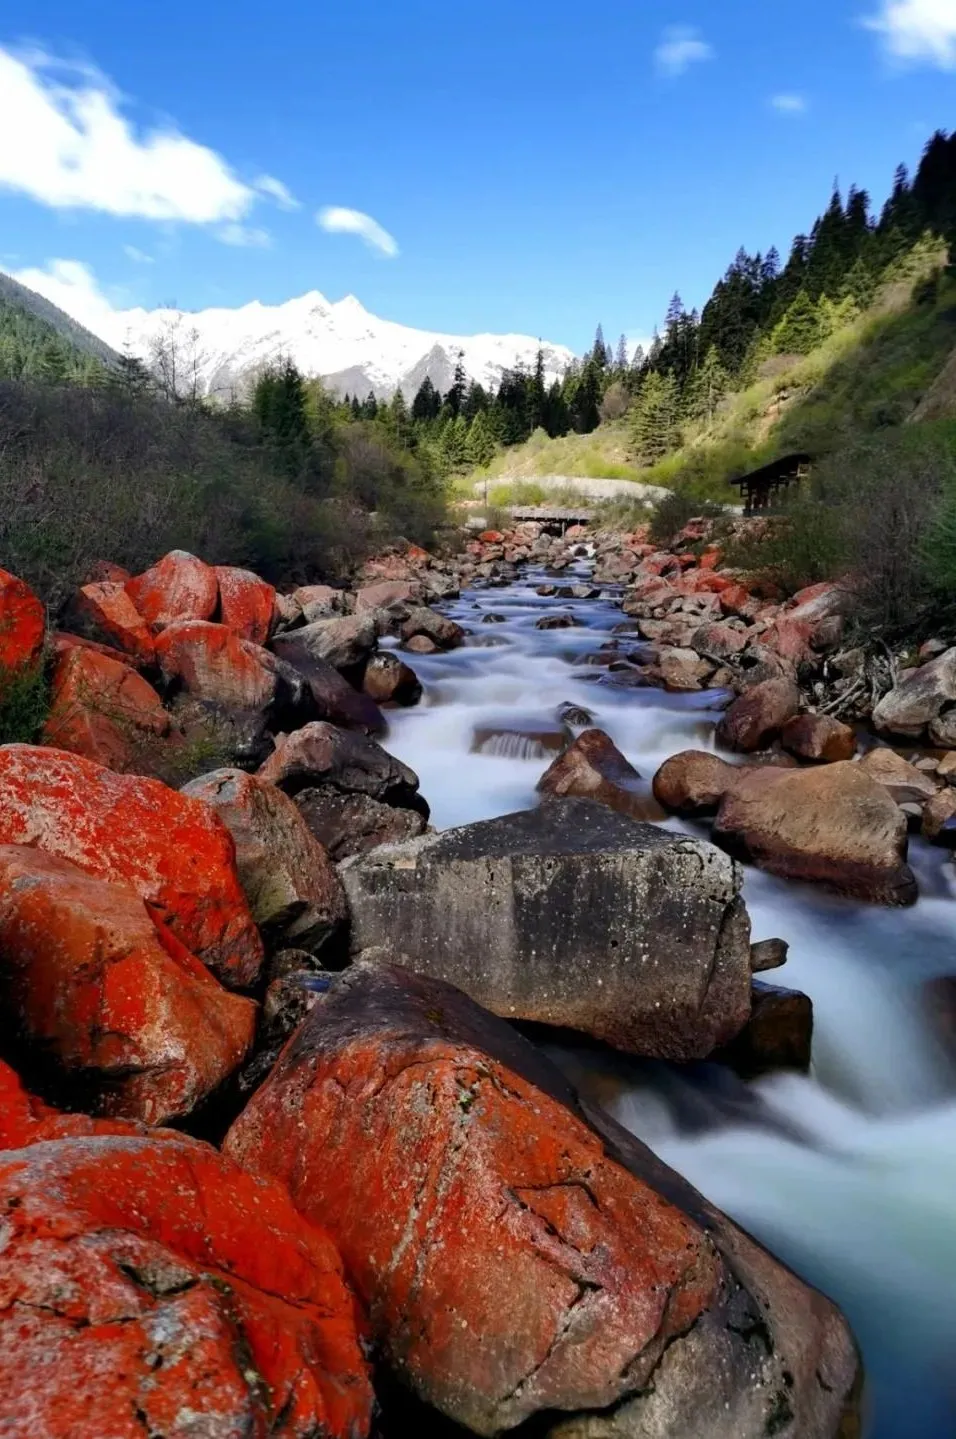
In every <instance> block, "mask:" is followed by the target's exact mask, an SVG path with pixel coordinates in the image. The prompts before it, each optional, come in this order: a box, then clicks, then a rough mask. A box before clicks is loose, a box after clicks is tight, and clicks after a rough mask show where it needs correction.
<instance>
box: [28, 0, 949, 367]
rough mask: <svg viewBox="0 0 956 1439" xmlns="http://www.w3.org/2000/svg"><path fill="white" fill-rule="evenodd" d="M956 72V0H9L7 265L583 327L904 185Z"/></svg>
mask: <svg viewBox="0 0 956 1439" xmlns="http://www.w3.org/2000/svg"><path fill="white" fill-rule="evenodd" d="M954 100H956V0H803V3H801V4H800V5H772V4H768V3H767V0H721V3H720V4H715V3H710V4H707V3H704V0H686V3H685V0H651V3H648V2H647V0H644V3H641V0H630V3H623V0H604V3H603V4H601V5H594V6H582V5H581V4H580V3H578V4H570V3H567V0H548V3H544V0H485V3H483V4H481V5H480V6H479V5H467V6H454V5H447V4H442V5H439V4H436V3H431V0H350V3H349V4H346V5H343V4H342V3H340V0H336V3H335V4H332V3H329V0H313V3H309V4H302V3H298V0H286V4H285V5H283V6H275V7H272V8H271V10H270V8H269V7H264V6H263V5H262V4H261V0H257V3H255V4H251V3H247V0H230V3H229V4H228V5H226V4H223V3H220V0H206V3H205V4H197V3H195V0H189V3H185V0H164V3H163V4H162V5H145V4H139V5H130V4H129V0H123V3H119V0H97V3H93V0H6V3H5V4H4V6H3V10H2V14H0V267H3V268H5V269H7V270H10V271H12V272H14V273H21V274H25V275H28V276H31V277H32V278H33V280H34V282H35V283H38V284H41V283H42V284H45V286H46V289H47V292H48V293H50V295H51V298H55V299H57V300H58V301H60V302H66V301H68V302H69V304H70V307H71V308H72V309H73V310H74V312H79V314H80V317H81V318H83V317H84V316H85V317H86V318H87V319H95V318H96V317H97V315H98V313H99V310H98V308H97V307H105V306H107V305H113V306H130V305H145V306H147V307H152V306H154V305H157V304H160V303H165V302H170V301H171V302H174V303H176V304H178V305H180V306H183V307H187V308H202V307H205V306H208V305H214V304H223V305H234V304H239V303H243V302H246V301H248V300H251V299H259V300H262V301H264V302H268V303H276V302H278V301H281V300H285V299H288V298H289V297H290V296H292V295H296V294H301V293H302V292H304V291H306V290H309V289H319V290H321V291H322V292H323V293H324V294H326V295H327V296H328V297H329V298H330V299H338V298H340V297H341V296H342V295H344V294H346V293H349V292H351V293H353V294H355V295H357V296H358V297H359V298H360V299H361V301H362V302H363V304H365V306H366V307H367V308H368V309H370V310H372V311H374V312H375V313H377V314H380V315H383V316H385V317H386V318H389V319H394V320H397V321H399V322H401V323H404V324H410V325H417V326H421V327H424V328H429V329H438V330H447V331H451V332H456V333H470V332H473V331H477V330H492V331H518V332H522V333H528V334H532V335H541V336H543V337H545V338H547V339H549V340H554V341H559V342H562V343H565V344H568V345H570V346H571V347H572V348H574V349H576V350H580V349H582V348H583V347H584V346H586V345H587V344H588V343H589V342H590V340H591V338H592V336H593V332H594V327H595V324H596V323H597V321H598V320H600V321H602V323H603V325H604V327H605V330H606V332H607V334H608V336H609V337H610V338H612V339H613V338H615V337H616V336H617V334H618V333H620V332H621V331H622V330H623V331H626V332H627V333H628V334H630V335H633V336H639V335H646V334H648V333H649V331H650V330H651V328H652V326H653V325H654V324H655V322H657V321H658V320H659V319H660V318H661V316H662V315H663V312H664V310H665V309H666V306H667V302H668V299H669V297H670V295H671V294H672V292H673V291H674V290H675V289H679V290H680V291H681V293H682V295H683V297H684V299H685V301H686V302H687V303H688V304H699V303H701V302H702V301H703V300H704V299H706V296H707V294H708V293H709V291H710V289H711V287H712V285H713V283H714V281H715V279H716V278H717V277H718V275H719V274H720V272H721V271H722V270H723V269H724V268H725V266H726V265H727V263H728V262H729V260H730V259H731V258H732V256H733V254H734V252H735V250H736V249H737V247H738V246H739V245H740V244H745V245H747V246H748V248H751V249H757V248H760V249H766V248H768V247H769V246H770V245H771V244H774V243H775V244H777V245H778V247H779V248H781V249H782V250H784V251H785V250H786V248H787V246H788V245H789V242H790V240H791V238H792V236H793V234H794V233H795V232H796V231H797V230H799V229H803V228H805V227H806V226H807V225H808V223H809V222H810V220H811V219H812V218H813V216H814V215H815V214H816V213H818V212H819V211H820V210H821V209H822V208H823V207H824V205H825V203H826V201H827V199H828V195H829V190H830V186H831V184H832V181H833V179H834V177H839V180H840V182H841V183H842V184H843V185H844V186H846V185H848V184H849V183H850V182H851V181H853V182H856V183H857V184H860V185H863V186H865V187H866V188H868V189H870V190H871V191H872V192H873V195H874V197H875V198H876V199H877V200H879V201H882V199H883V198H884V196H885V193H886V191H887V189H888V187H889V184H890V180H891V176H892V171H893V168H894V166H895V165H896V164H897V163H898V162H899V161H900V160H905V161H907V162H909V163H913V162H914V161H915V160H916V159H917V158H918V155H919V150H920V148H921V145H922V143H923V141H924V140H925V139H926V138H927V137H928V135H929V134H930V132H931V131H932V130H933V129H935V128H937V127H943V128H952V127H953V125H956V104H954ZM200 147H201V148H200ZM323 212H324V213H326V216H327V221H326V223H329V221H328V212H332V218H331V229H325V228H323V227H322V225H321V224H320V223H319V221H318V219H317V216H320V215H321V214H322V213H323ZM351 212H358V213H359V214H360V215H364V216H366V217H368V218H369V222H370V224H374V226H376V227H378V228H377V229H370V228H369V226H367V225H365V222H364V221H362V220H360V219H358V218H356V215H355V214H353V213H351ZM362 226H365V229H366V231H367V233H366V236H365V238H363V235H362V233H361V232H360V230H361V227H362ZM343 227H344V228H343ZM356 227H358V228H356ZM389 251H392V253H389ZM54 261H60V262H69V263H68V264H67V265H65V266H64V265H61V266H60V268H59V271H58V272H57V274H58V278H55V279H54V280H46V281H44V280H43V279H42V277H41V275H40V274H39V273H38V272H41V271H45V272H47V274H50V273H51V267H52V264H53V262H54Z"/></svg>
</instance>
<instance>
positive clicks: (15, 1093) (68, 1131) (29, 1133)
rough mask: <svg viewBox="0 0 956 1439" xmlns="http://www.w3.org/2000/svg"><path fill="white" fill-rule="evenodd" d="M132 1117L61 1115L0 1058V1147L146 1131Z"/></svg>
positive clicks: (14, 1147) (6, 1147) (11, 1147)
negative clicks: (30, 1090) (105, 1117)
mask: <svg viewBox="0 0 956 1439" xmlns="http://www.w3.org/2000/svg"><path fill="white" fill-rule="evenodd" d="M147 1132H148V1131H147V1129H146V1126H145V1125H142V1124H140V1123H138V1121H136V1120H135V1119H102V1118H96V1119H94V1118H93V1116H92V1115H89V1114H64V1113H63V1111H62V1110H60V1109H54V1108H53V1106H52V1105H49V1104H45V1103H44V1102H43V1100H42V1099H38V1098H37V1097H36V1095H34V1094H30V1093H29V1091H28V1090H27V1089H26V1088H25V1087H24V1084H23V1081H22V1080H21V1079H20V1076H19V1075H18V1074H17V1073H16V1071H15V1070H13V1069H11V1068H10V1066H9V1064H4V1062H3V1060H2V1059H0V1150H2V1149H25V1148H26V1146H27V1145H28V1144H45V1143H46V1142H47V1141H48V1140H50V1139H79V1138H83V1137H85V1136H89V1135H92V1134H126V1135H131V1134H146V1133H147Z"/></svg>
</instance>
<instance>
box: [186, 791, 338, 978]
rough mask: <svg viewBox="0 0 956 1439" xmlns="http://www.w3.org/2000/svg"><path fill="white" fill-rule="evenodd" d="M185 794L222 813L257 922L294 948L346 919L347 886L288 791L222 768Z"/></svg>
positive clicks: (316, 940) (319, 939)
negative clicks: (287, 793) (234, 846)
mask: <svg viewBox="0 0 956 1439" xmlns="http://www.w3.org/2000/svg"><path fill="white" fill-rule="evenodd" d="M183 793H184V794H188V795H192V796H193V797H194V798H195V799H199V800H202V801H203V802H204V803H205V804H208V805H209V806H210V807H211V808H212V809H214V810H215V811H216V813H217V814H218V816H219V818H220V819H221V820H222V822H223V824H224V825H225V826H226V828H227V829H228V831H229V833H230V834H231V835H232V837H233V840H234V841H235V845H236V865H237V868H238V871H239V879H240V881H241V883H242V887H243V889H244V890H245V892H246V898H247V899H248V901H249V904H250V907H251V909H252V913H253V914H254V915H255V919H256V923H257V924H259V925H260V926H261V927H262V928H263V929H264V930H266V931H267V932H268V933H269V934H271V935H275V936H279V937H281V939H282V941H283V943H284V944H286V945H297V946H299V947H300V948H303V949H317V948H318V947H319V946H320V945H321V944H322V943H323V942H324V941H325V940H326V939H328V938H329V936H330V935H331V934H333V933H334V931H335V930H336V929H338V927H339V926H340V925H342V924H344V922H345V918H346V914H347V909H346V904H345V891H344V889H343V888H342V881H341V880H340V879H339V874H338V870H337V869H336V867H335V865H334V864H333V863H332V861H331V859H330V858H329V856H328V853H327V851H326V850H325V849H323V847H322V845H321V844H319V842H318V840H317V839H315V838H314V837H313V835H312V832H311V830H310V829H309V826H308V825H307V824H306V822H305V820H304V819H303V817H302V815H301V813H300V812H299V810H298V808H297V807H296V805H295V804H294V803H293V801H292V800H291V799H289V797H288V795H286V794H283V793H282V790H280V789H277V788H276V786H275V785H274V784H268V783H267V782H266V781H265V780H261V779H259V778H258V777H257V776H256V775H253V774H246V773H244V771H242V770H239V769H217V770H214V771H213V772H212V774H207V775H203V776H202V777H201V778H200V779H195V780H192V781H190V783H189V784H187V785H184V787H183Z"/></svg>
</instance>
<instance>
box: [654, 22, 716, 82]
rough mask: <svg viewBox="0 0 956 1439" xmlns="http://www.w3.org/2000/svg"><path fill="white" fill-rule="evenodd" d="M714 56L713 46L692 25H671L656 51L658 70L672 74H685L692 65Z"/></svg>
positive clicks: (665, 73) (655, 57) (655, 58)
mask: <svg viewBox="0 0 956 1439" xmlns="http://www.w3.org/2000/svg"><path fill="white" fill-rule="evenodd" d="M713 58H714V49H713V46H712V45H709V44H708V43H707V41H706V40H705V39H704V37H703V36H702V35H701V33H700V31H699V30H695V29H694V27H693V26H691V25H669V26H668V28H667V29H666V30H665V31H664V35H663V38H662V40H661V43H660V44H659V45H658V47H657V49H656V50H655V51H654V60H655V63H656V65H657V68H658V70H660V71H661V73H662V74H664V75H670V76H677V75H683V74H684V72H685V71H686V70H689V69H690V67H691V65H698V64H700V62H701V61H703V60H712V59H713Z"/></svg>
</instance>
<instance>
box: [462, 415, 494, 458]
mask: <svg viewBox="0 0 956 1439" xmlns="http://www.w3.org/2000/svg"><path fill="white" fill-rule="evenodd" d="M465 453H466V458H467V460H468V463H469V464H470V465H474V466H475V468H476V469H484V467H485V465H489V464H490V463H491V461H492V460H493V459H494V454H495V442H494V438H493V436H492V433H491V427H490V425H489V423H488V416H487V414H486V413H485V411H484V410H479V411H478V414H477V415H476V416H475V418H474V419H473V420H472V422H471V425H470V426H469V428H468V443H467V446H466V451H465Z"/></svg>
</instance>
